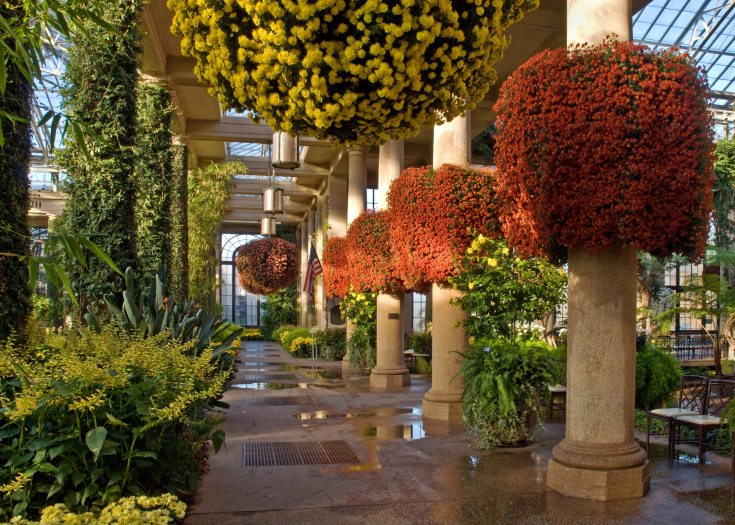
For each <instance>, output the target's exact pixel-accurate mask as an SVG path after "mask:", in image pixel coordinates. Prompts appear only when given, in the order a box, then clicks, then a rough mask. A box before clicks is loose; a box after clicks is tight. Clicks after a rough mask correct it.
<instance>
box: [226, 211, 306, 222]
mask: <svg viewBox="0 0 735 525" xmlns="http://www.w3.org/2000/svg"><path fill="white" fill-rule="evenodd" d="M262 216H263V212H262V211H260V210H257V211H247V210H234V211H226V212H225V215H224V217H223V218H222V222H251V223H257V222H260V218H261V217H262ZM303 219H304V214H303V213H282V214H280V215H276V221H277V222H282V223H285V222H288V223H296V222H301V221H302V220H303Z"/></svg>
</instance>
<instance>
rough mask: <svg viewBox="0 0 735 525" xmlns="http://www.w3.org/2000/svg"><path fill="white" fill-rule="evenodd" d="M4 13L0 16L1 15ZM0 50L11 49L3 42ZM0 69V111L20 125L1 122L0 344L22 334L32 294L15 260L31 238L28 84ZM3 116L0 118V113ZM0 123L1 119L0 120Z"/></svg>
mask: <svg viewBox="0 0 735 525" xmlns="http://www.w3.org/2000/svg"><path fill="white" fill-rule="evenodd" d="M4 15H5V13H3V16H4ZM0 42H2V44H3V46H7V45H11V46H12V45H13V44H12V43H11V42H8V40H7V37H6V36H5V37H4V38H2V39H0ZM0 62H2V64H0V67H2V68H3V70H4V71H5V72H6V73H7V77H6V79H5V88H4V93H1V94H0V111H2V112H7V113H9V114H12V115H14V116H16V118H19V119H22V120H16V121H13V122H5V123H2V129H3V131H4V135H5V142H4V144H3V145H2V148H1V149H0V191H2V205H0V340H2V339H5V338H6V337H9V336H10V335H11V334H12V333H15V334H22V333H23V332H24V329H25V324H26V319H27V317H28V315H29V314H30V311H31V289H30V288H29V287H28V281H27V279H26V275H27V274H28V267H27V263H26V262H25V261H24V260H22V259H21V258H18V257H11V256H8V255H4V254H14V255H20V256H26V255H28V254H29V246H30V244H31V234H30V230H29V229H28V208H29V207H30V194H29V190H30V188H29V182H28V170H29V162H30V156H31V135H30V125H29V121H30V115H31V110H30V103H29V102H30V96H31V88H30V85H29V83H28V80H27V79H26V78H24V76H23V74H22V73H21V72H20V70H19V69H18V68H17V67H15V66H13V65H12V64H10V65H9V66H8V67H7V68H6V64H5V61H4V60H0ZM3 114H4V113H3ZM0 122H1V120H0Z"/></svg>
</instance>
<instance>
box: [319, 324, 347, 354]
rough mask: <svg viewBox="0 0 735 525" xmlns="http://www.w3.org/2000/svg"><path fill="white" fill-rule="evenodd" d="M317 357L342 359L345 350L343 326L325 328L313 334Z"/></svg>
mask: <svg viewBox="0 0 735 525" xmlns="http://www.w3.org/2000/svg"><path fill="white" fill-rule="evenodd" d="M314 338H315V339H316V344H317V347H318V349H319V357H321V358H322V359H328V360H330V361H336V360H338V359H342V358H343V357H344V355H345V352H346V350H347V334H346V332H345V329H344V328H327V329H326V330H319V331H318V332H317V333H316V334H314Z"/></svg>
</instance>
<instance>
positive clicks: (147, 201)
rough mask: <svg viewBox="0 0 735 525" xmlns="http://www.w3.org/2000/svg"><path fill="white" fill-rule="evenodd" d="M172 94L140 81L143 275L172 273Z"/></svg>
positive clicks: (138, 202)
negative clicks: (162, 271)
mask: <svg viewBox="0 0 735 525" xmlns="http://www.w3.org/2000/svg"><path fill="white" fill-rule="evenodd" d="M173 114H174V107H173V104H172V103H171V93H169V91H168V89H167V88H166V86H165V85H163V84H160V83H157V82H146V81H139V82H138V86H137V117H136V126H135V131H136V135H135V223H136V227H137V241H138V259H139V261H140V272H141V274H142V275H153V274H154V273H156V272H157V271H158V270H160V269H164V270H165V272H166V273H167V274H168V272H169V257H171V255H172V254H171V233H172V231H171V213H170V211H171V193H172V187H171V186H172V177H171V156H172V150H171V120H172V118H173Z"/></svg>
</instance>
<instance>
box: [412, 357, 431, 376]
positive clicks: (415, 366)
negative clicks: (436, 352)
mask: <svg viewBox="0 0 735 525" xmlns="http://www.w3.org/2000/svg"><path fill="white" fill-rule="evenodd" d="M408 371H409V372H411V373H412V374H426V375H428V374H431V361H428V360H427V359H425V358H423V357H421V356H418V357H416V358H414V360H413V361H411V362H410V363H409V364H408Z"/></svg>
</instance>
